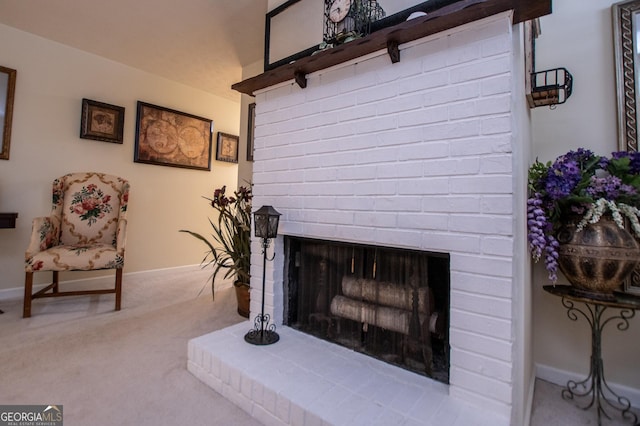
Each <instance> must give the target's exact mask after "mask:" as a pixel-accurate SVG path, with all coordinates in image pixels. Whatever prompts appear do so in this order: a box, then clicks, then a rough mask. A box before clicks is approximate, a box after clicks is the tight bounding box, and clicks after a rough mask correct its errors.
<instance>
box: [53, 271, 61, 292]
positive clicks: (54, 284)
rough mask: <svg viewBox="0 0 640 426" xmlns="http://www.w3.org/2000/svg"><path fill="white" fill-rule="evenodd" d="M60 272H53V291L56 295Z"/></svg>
mask: <svg viewBox="0 0 640 426" xmlns="http://www.w3.org/2000/svg"><path fill="white" fill-rule="evenodd" d="M58 282H59V281H58V271H53V289H52V291H53V292H54V293H57V292H58Z"/></svg>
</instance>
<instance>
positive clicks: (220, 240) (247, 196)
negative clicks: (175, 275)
mask: <svg viewBox="0 0 640 426" xmlns="http://www.w3.org/2000/svg"><path fill="white" fill-rule="evenodd" d="M225 192H226V185H225V186H223V187H222V188H218V189H216V190H215V191H214V193H213V198H208V197H203V198H205V199H206V200H208V201H209V202H210V204H211V207H213V209H214V210H215V211H216V213H217V218H215V219H213V220H212V219H211V218H209V223H210V224H211V229H212V230H213V232H212V234H211V237H212V239H211V240H209V239H207V238H206V237H204V236H203V235H201V234H199V233H197V232H193V231H188V230H185V229H181V230H180V232H186V233H188V234H190V235H192V236H194V237H195V238H197V239H199V240H200V241H202V242H204V243H205V244H206V245H207V247H208V248H209V250H208V251H207V252H206V254H205V257H204V259H202V262H201V263H202V265H203V266H204V267H207V266H210V265H211V266H213V275H212V279H211V294H212V298H214V299H215V279H216V277H217V276H218V274H219V273H220V272H221V271H223V270H224V271H225V273H224V278H233V279H234V287H235V289H236V296H237V298H238V314H240V315H242V316H244V317H246V318H248V317H249V277H250V275H249V272H250V267H251V198H252V194H251V189H250V188H247V187H244V186H241V187H240V188H238V190H237V191H235V192H234V193H233V196H231V197H227V196H226V194H225Z"/></svg>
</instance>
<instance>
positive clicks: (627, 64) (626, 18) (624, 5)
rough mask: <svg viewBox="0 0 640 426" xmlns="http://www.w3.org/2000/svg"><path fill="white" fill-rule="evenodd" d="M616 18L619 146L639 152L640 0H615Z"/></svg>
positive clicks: (622, 148)
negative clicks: (638, 35) (638, 17)
mask: <svg viewBox="0 0 640 426" xmlns="http://www.w3.org/2000/svg"><path fill="white" fill-rule="evenodd" d="M611 9H612V17H613V40H614V53H615V58H614V59H615V69H616V90H617V102H618V149H619V150H621V151H634V152H637V151H638V108H637V103H638V97H637V96H638V93H637V86H636V84H637V81H636V80H640V79H637V78H636V74H637V73H638V72H640V64H638V69H636V67H635V65H634V63H635V61H634V56H635V55H634V52H635V51H636V50H637V49H638V46H637V45H636V41H635V37H634V32H635V31H638V30H640V28H634V25H633V21H634V16H635V14H637V13H640V0H631V1H624V2H620V3H614V4H613V5H612V6H611Z"/></svg>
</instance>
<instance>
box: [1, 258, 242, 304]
mask: <svg viewBox="0 0 640 426" xmlns="http://www.w3.org/2000/svg"><path fill="white" fill-rule="evenodd" d="M190 271H192V272H194V273H196V272H197V273H203V274H211V270H203V268H202V266H200V265H185V266H176V267H172V268H161V269H151V270H148V271H137V272H125V273H124V274H123V281H126V277H127V276H136V277H139V276H141V275H142V276H146V277H148V278H153V277H155V276H164V275H166V274H167V272H190ZM43 273H44V272H43ZM113 279H114V272H113V270H105V275H101V276H98V277H91V278H82V279H78V280H65V281H60V283H61V284H62V283H65V284H69V283H79V284H81V285H84V284H86V285H87V286H91V285H96V286H97V285H99V284H101V282H105V285H112V283H113ZM232 284H233V283H232V282H231V281H230V280H222V281H221V282H220V283H217V282H216V291H217V290H222V289H225V288H229V287H231V285H232ZM47 285H49V284H34V285H33V290H34V292H35V291H38V290H40V289H42V288H44V287H46V286H47ZM23 297H24V286H21V287H14V288H8V289H0V300H16V299H22V298H23Z"/></svg>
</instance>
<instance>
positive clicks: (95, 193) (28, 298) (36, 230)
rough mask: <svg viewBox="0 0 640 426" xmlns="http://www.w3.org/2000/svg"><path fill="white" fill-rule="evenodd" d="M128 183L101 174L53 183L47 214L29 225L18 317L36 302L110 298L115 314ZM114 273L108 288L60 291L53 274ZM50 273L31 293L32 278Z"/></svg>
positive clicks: (28, 312) (72, 176)
mask: <svg viewBox="0 0 640 426" xmlns="http://www.w3.org/2000/svg"><path fill="white" fill-rule="evenodd" d="M128 201H129V183H128V182H127V181H126V180H125V179H122V178H120V177H117V176H111V175H107V174H104V173H93V172H86V173H70V174H67V175H64V176H62V177H60V178H58V179H56V180H54V181H53V209H52V212H51V215H50V216H48V217H37V218H35V219H34V220H33V227H32V232H31V240H30V241H29V247H28V248H27V252H26V254H25V271H26V277H25V289H24V308H23V317H25V318H28V317H30V316H31V302H32V300H33V299H37V298H41V297H59V296H76V295H87V294H108V293H115V310H116V311H119V310H120V299H121V294H122V268H123V267H124V249H125V240H126V230H127V204H128ZM96 269H115V270H116V282H115V287H114V288H108V289H97V290H76V291H60V289H59V285H58V273H59V271H89V270H96ZM40 271H53V282H52V283H51V284H49V285H48V286H46V287H45V288H43V289H41V290H39V291H38V292H36V293H33V273H34V272H40Z"/></svg>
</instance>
